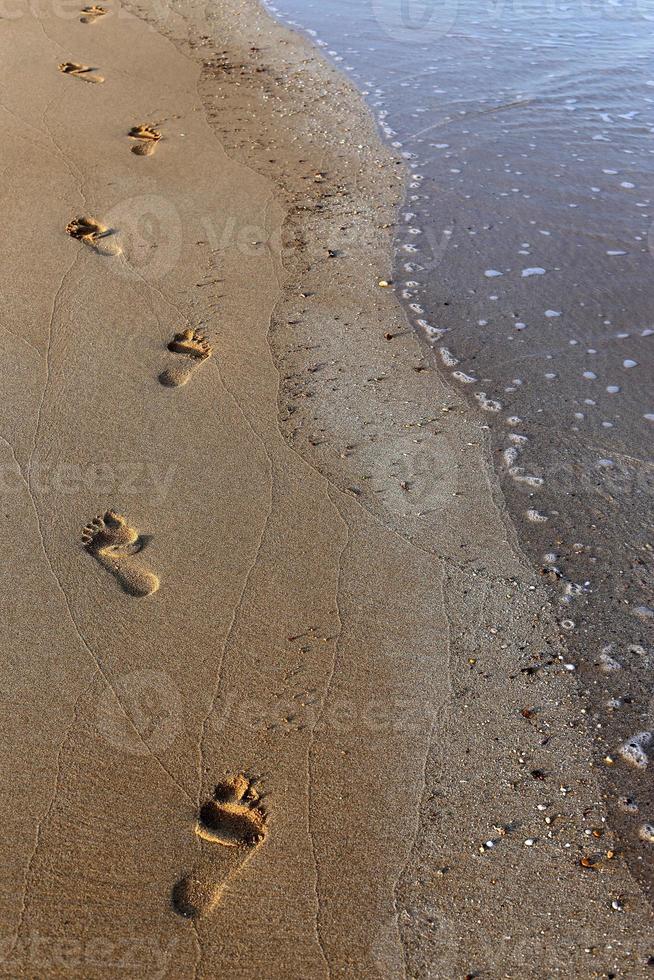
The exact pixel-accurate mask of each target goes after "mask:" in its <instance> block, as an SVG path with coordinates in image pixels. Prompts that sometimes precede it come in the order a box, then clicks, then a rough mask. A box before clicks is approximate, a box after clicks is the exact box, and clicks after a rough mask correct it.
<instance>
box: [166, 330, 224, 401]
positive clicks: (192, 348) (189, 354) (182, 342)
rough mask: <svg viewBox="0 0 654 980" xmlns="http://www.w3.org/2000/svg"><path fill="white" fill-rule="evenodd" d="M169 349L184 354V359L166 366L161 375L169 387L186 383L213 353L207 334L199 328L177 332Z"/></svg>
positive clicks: (177, 386) (176, 386) (174, 352)
mask: <svg viewBox="0 0 654 980" xmlns="http://www.w3.org/2000/svg"><path fill="white" fill-rule="evenodd" d="M168 350H169V351H172V352H173V354H181V355H182V356H183V360H182V361H180V362H179V363H178V364H176V365H175V367H170V368H166V370H165V371H162V372H161V374H160V375H159V381H161V383H162V385H167V386H168V387H169V388H179V387H180V386H181V385H185V384H186V382H187V381H188V379H189V378H190V377H191V375H192V374H193V372H194V371H196V370H197V369H198V367H199V366H200V364H202V362H203V361H206V359H207V358H208V357H211V355H212V354H213V347H212V346H211V344H210V343H209V342H208V340H207V338H206V337H205V335H204V334H203V333H201V332H200V331H199V330H191V329H188V330H182V332H181V333H176V334H175V336H174V337H173V339H172V340H171V341H170V343H169V344H168Z"/></svg>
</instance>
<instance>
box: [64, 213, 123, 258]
mask: <svg viewBox="0 0 654 980" xmlns="http://www.w3.org/2000/svg"><path fill="white" fill-rule="evenodd" d="M66 232H67V233H68V234H69V235H70V236H71V238H76V239H77V240H78V241H80V242H84V244H85V245H88V246H89V247H90V248H92V249H93V250H94V251H96V252H99V253H100V255H118V254H119V253H120V246H119V245H117V244H116V243H115V242H109V241H106V239H107V238H108V237H109V236H110V235H113V231H112V230H111V229H110V228H107V227H105V225H103V224H101V223H100V222H99V221H97V220H96V219H95V218H88V217H82V218H73V220H72V221H69V222H68V224H67V225H66Z"/></svg>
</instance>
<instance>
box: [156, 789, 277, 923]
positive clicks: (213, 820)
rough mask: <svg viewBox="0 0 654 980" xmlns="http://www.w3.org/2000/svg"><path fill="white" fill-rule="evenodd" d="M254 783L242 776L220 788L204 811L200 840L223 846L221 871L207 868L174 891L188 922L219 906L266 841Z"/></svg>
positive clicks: (199, 825) (175, 902) (263, 816)
mask: <svg viewBox="0 0 654 980" xmlns="http://www.w3.org/2000/svg"><path fill="white" fill-rule="evenodd" d="M260 802H261V799H260V796H259V794H258V793H257V791H256V789H255V788H254V786H253V785H252V781H251V780H250V779H248V778H247V776H244V775H242V774H239V775H238V776H233V777H232V778H231V779H226V780H225V781H224V782H222V783H219V784H218V786H216V789H215V792H214V795H213V799H211V800H208V801H207V802H206V803H204V804H203V805H202V807H201V808H200V815H199V817H198V822H197V824H196V827H195V832H196V834H197V835H198V837H201V838H202V839H203V840H206V841H209V842H210V843H212V844H220V845H221V846H222V847H224V848H226V849H227V850H225V851H223V852H222V855H221V856H222V859H223V860H222V865H221V866H220V868H216V867H213V868H212V867H211V866H209V865H207V867H206V868H203V869H202V870H199V871H198V870H196V871H194V872H193V873H192V874H189V875H185V876H184V877H183V878H181V879H180V880H179V881H178V882H177V884H176V885H175V887H174V888H173V894H172V899H173V906H174V907H175V910H176V911H177V912H178V913H179V914H180V915H183V916H185V917H187V918H198V917H200V916H202V915H206V914H207V913H209V912H211V911H212V910H213V909H214V908H215V907H216V905H217V904H218V902H219V900H220V897H221V895H222V893H223V891H224V888H225V886H226V884H227V882H228V881H229V879H230V878H231V877H232V876H233V875H234V874H236V873H237V872H238V871H239V870H240V869H241V868H242V867H243V865H244V864H245V863H246V861H249V860H250V858H251V857H252V855H253V854H254V852H255V851H256V849H257V848H258V847H259V846H260V845H261V844H262V843H263V841H264V840H265V837H266V813H265V811H264V810H263V809H262V807H261V806H260V805H259V804H260Z"/></svg>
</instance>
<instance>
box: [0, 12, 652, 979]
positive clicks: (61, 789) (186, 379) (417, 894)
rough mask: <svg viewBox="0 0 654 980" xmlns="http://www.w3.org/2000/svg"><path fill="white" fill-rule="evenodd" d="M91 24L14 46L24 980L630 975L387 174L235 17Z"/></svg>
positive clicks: (278, 48) (18, 763) (608, 878)
mask: <svg viewBox="0 0 654 980" xmlns="http://www.w3.org/2000/svg"><path fill="white" fill-rule="evenodd" d="M106 8H107V10H108V13H107V14H105V15H104V16H100V17H97V18H96V19H94V22H93V23H83V22H82V20H80V17H83V18H84V19H85V20H87V21H88V14H86V15H81V14H79V13H76V14H75V16H72V15H71V16H65V17H64V16H61V12H59V14H58V15H56V14H55V13H54V11H53V10H40V11H39V12H38V14H34V13H32V12H29V13H28V12H27V11H24V12H23V15H22V16H20V17H12V18H6V19H4V20H3V21H2V33H0V43H1V44H2V46H3V51H2V53H3V66H4V78H5V94H4V95H3V99H2V108H1V111H2V118H3V123H4V126H5V135H6V146H7V152H6V160H5V164H6V174H5V181H4V182H3V187H4V208H5V214H6V218H7V229H8V231H7V239H8V240H7V242H6V256H7V260H6V269H5V285H4V301H5V302H4V308H5V323H4V332H3V336H2V342H3V354H4V356H3V362H2V372H3V382H4V385H5V391H6V393H7V394H6V398H5V411H4V417H3V428H2V452H3V456H2V473H3V504H4V507H3V513H4V515H5V528H6V534H7V545H8V547H7V549H6V554H5V561H4V563H3V585H4V589H3V592H4V595H5V606H4V616H3V623H4V629H3V635H4V639H5V643H4V644H3V655H4V677H5V692H4V699H3V707H4V723H3V741H2V750H1V751H2V770H3V774H4V777H5V786H6V788H5V792H4V793H3V800H2V806H3V815H4V818H5V827H6V831H5V834H4V835H3V842H4V843H3V854H2V864H3V867H4V868H5V884H4V888H3V890H2V906H3V907H2V921H3V923H4V931H3V941H2V953H3V963H2V969H3V972H4V974H5V975H8V976H35V975H37V976H72V977H77V976H79V977H82V976H83V977H89V978H93V977H100V976H106V975H107V973H108V972H109V973H110V974H113V973H120V974H121V975H125V976H139V977H142V976H148V977H149V976H161V977H164V976H170V977H180V976H181V977H186V976H188V977H212V976H220V975H223V974H226V975H229V976H238V977H250V976H254V975H264V976H268V977H298V978H300V977H306V976H311V977H313V976H316V977H322V976H361V977H374V976H383V977H396V976H404V975H406V976H421V977H422V976H425V977H426V976H430V977H454V976H460V975H462V976H465V975H466V974H472V975H475V974H477V973H479V974H480V975H482V976H498V977H499V976H509V977H511V976H535V977H537V976H543V975H548V976H551V975H554V976H570V975H577V976H593V975H597V976H602V975H607V974H609V973H613V974H614V975H624V976H627V975H628V976H640V975H645V972H646V970H647V967H646V962H647V958H648V956H650V955H651V950H650V948H649V944H648V932H647V929H648V920H647V909H646V903H645V900H644V898H643V895H642V893H641V891H640V890H639V887H638V886H637V884H636V883H635V881H634V880H633V879H632V877H631V876H630V874H629V872H628V871H627V868H626V866H625V865H624V864H623V861H622V859H621V856H620V853H619V849H617V848H616V847H615V845H614V843H613V841H612V839H611V835H610V833H609V832H608V831H607V830H606V827H605V822H604V812H603V800H602V793H601V790H600V788H599V781H598V779H597V778H596V773H595V771H594V768H593V766H592V764H591V762H590V744H591V737H590V734H589V732H588V729H587V722H586V718H585V716H584V714H583V711H582V708H581V704H580V701H579V699H578V695H577V693H576V688H575V685H574V683H573V681H572V678H571V676H570V674H571V672H570V671H569V670H568V669H567V668H566V664H567V659H566V656H565V652H564V650H563V649H562V648H561V647H560V645H559V640H558V631H557V630H556V629H555V623H554V620H553V617H552V614H551V610H550V608H549V604H548V600H547V596H546V594H545V593H544V592H543V590H542V586H541V582H540V580H536V578H535V577H534V575H533V573H532V571H531V569H530V567H529V565H528V563H527V561H526V560H525V558H524V556H523V555H522V553H521V551H520V549H519V547H518V544H517V540H516V535H515V532H514V529H513V526H512V524H511V521H510V519H509V517H508V515H507V513H506V509H505V507H504V505H503V500H502V497H501V495H500V492H499V488H498V486H497V483H496V480H495V477H494V475H493V470H492V467H491V464H490V446H489V436H488V432H487V430H486V429H485V428H484V426H483V424H482V422H481V421H480V419H479V417H478V416H477V415H476V414H475V413H474V412H473V411H471V410H470V409H469V408H468V407H467V406H466V405H465V404H464V403H463V402H462V400H461V398H460V397H459V396H458V394H457V392H455V391H453V390H452V389H450V388H448V387H446V386H445V384H444V383H443V381H442V380H441V379H440V378H439V377H438V375H437V374H436V373H435V372H434V371H433V370H432V368H431V366H430V362H429V359H428V356H427V351H426V349H424V348H423V347H422V346H421V344H420V342H419V341H418V339H417V338H416V336H415V335H414V333H413V332H412V330H411V329H410V327H409V325H408V323H407V321H406V319H405V317H404V314H403V313H402V310H401V309H400V307H399V305H398V303H397V300H396V298H395V296H394V294H393V292H392V291H391V290H389V289H387V288H385V287H383V286H380V285H379V283H380V281H388V280H389V279H390V277H391V273H390V264H391V254H392V252H391V235H392V227H391V226H392V224H393V221H394V218H395V212H396V208H397V206H398V204H399V202H400V200H401V198H402V194H403V189H404V180H405V172H404V168H403V167H402V165H401V163H400V161H399V160H396V159H394V158H392V157H391V156H390V154H389V153H388V152H387V151H386V150H385V149H384V148H383V147H382V146H381V145H380V143H379V141H378V138H377V136H376V134H375V131H374V124H373V122H372V119H371V118H370V117H369V116H368V114H367V113H366V111H365V109H364V108H363V107H362V105H361V104H360V102H359V100H358V97H357V96H356V94H355V93H354V92H353V90H352V89H351V88H350V87H349V85H348V84H347V83H346V82H345V81H344V80H343V79H342V78H340V76H338V75H337V74H336V73H335V71H334V70H333V69H332V68H330V67H328V66H326V65H325V64H323V63H321V62H320V61H319V60H318V59H317V57H316V55H315V54H314V53H313V52H312V51H311V50H310V48H309V47H308V46H307V45H306V44H305V43H304V42H303V41H302V40H301V39H299V38H297V37H295V36H293V35H291V34H290V33H288V32H287V31H286V30H285V29H283V28H281V27H280V26H278V25H276V24H274V23H273V22H272V21H271V20H270V19H269V18H268V17H267V16H266V15H265V14H264V13H263V12H262V11H261V10H260V9H259V8H258V7H256V6H255V5H254V4H253V3H251V2H250V0H248V2H246V3H236V2H235V0H234V2H232V0H227V2H223V3H221V5H220V7H219V8H218V9H216V10H213V9H212V10H209V11H207V9H206V6H205V5H204V4H200V3H194V2H191V3H184V4H183V5H181V9H178V8H177V5H175V4H171V5H165V4H162V5H160V6H158V7H157V12H156V15H155V14H153V12H152V10H151V9H148V10H147V11H146V10H145V9H140V8H139V7H138V6H137V5H133V7H130V9H129V10H128V9H126V8H124V7H123V8H121V9H120V10H118V8H116V7H115V6H113V5H109V4H107V5H106ZM69 62H70V63H74V64H77V65H81V66H83V68H84V69H86V68H87V67H88V68H89V69H90V70H91V73H92V74H93V75H94V76H95V77H96V79H97V77H98V76H101V77H102V78H103V79H104V81H102V82H100V81H95V83H91V84H89V80H88V79H85V78H84V75H85V74H88V73H87V72H86V71H85V70H83V71H82V72H81V73H79V72H78V73H77V74H75V73H72V74H71V72H70V71H61V70H58V68H57V66H58V65H60V64H66V63H69ZM26 63H29V64H30V66H31V71H30V73H29V74H28V75H26V74H25V71H24V66H25V64H26ZM141 124H147V125H150V126H151V127H152V128H153V129H155V130H156V131H157V132H160V133H161V134H162V136H161V139H160V140H152V139H151V138H150V137H148V136H145V137H143V138H142V139H138V138H137V139H134V138H132V137H130V135H129V133H130V132H131V131H132V130H133V127H136V126H139V125H141ZM150 143H153V144H156V145H155V146H154V152H151V153H150V152H145V153H134V152H132V150H133V149H134V147H135V146H143V145H144V144H145V145H149V144H150ZM80 218H84V219H85V220H84V222H82V223H81V226H80V224H78V225H77V226H75V227H74V228H73V229H72V230H73V231H75V233H76V234H75V236H74V235H72V234H70V233H69V234H67V233H66V228H67V226H68V225H69V223H70V222H74V221H76V220H78V219H80ZM90 219H94V220H95V222H96V223H97V224H96V225H91V224H90ZM189 331H190V332H191V333H190V334H189V333H188V332H189ZM193 331H197V332H198V333H199V334H200V336H197V335H196V336H193V334H192V332H193ZM205 338H206V339H205ZM169 345H171V346H169ZM184 345H186V347H185V346H184ZM189 345H190V346H189ZM194 345H195V346H194ZM207 345H208V346H207ZM209 348H210V350H209ZM208 353H210V354H211V356H206V355H207V354H208ZM180 381H183V383H179V382H180ZM162 382H163V383H162ZM96 515H100V516H101V518H102V520H103V523H98V522H96V523H91V524H89V522H92V520H93V518H94V517H95V516H96ZM103 515H104V517H103ZM123 518H124V519H123ZM85 527H86V528H87V530H86V532H85V536H84V539H83V538H82V533H83V529H84V528H85ZM491 845H492V846H491ZM609 855H612V856H609ZM582 861H583V862H584V863H583V864H582V863H581V862H582Z"/></svg>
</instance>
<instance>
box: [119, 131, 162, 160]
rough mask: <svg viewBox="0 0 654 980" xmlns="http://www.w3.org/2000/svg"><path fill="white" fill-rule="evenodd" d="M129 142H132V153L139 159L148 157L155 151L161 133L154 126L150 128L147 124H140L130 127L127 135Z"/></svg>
mask: <svg viewBox="0 0 654 980" xmlns="http://www.w3.org/2000/svg"><path fill="white" fill-rule="evenodd" d="M127 135H128V136H129V138H130V139H131V140H134V145H133V146H132V153H135V154H136V155H137V156H139V157H150V156H152V154H153V153H154V151H155V150H156V149H157V143H158V142H159V140H160V139H161V133H160V132H159V130H158V129H155V128H154V126H150V125H148V124H147V123H140V124H139V125H138V126H132V128H131V129H130V131H129V133H128V134H127Z"/></svg>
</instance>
